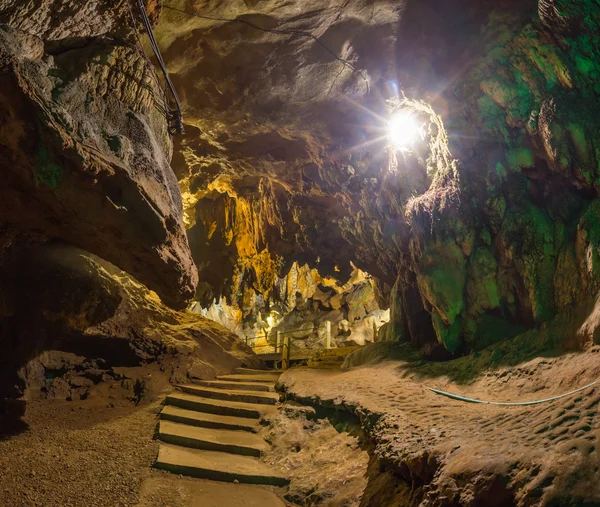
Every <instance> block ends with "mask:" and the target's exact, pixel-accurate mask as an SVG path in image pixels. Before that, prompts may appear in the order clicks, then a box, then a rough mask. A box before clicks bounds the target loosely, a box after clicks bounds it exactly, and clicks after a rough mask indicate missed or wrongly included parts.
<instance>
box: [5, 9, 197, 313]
mask: <svg viewBox="0 0 600 507" xmlns="http://www.w3.org/2000/svg"><path fill="white" fill-rule="evenodd" d="M69 3H70V2H59V1H56V2H39V1H36V2H25V3H23V2H2V3H1V4H0V21H2V22H4V23H7V24H6V25H2V27H1V28H0V80H1V83H2V86H1V87H0V88H1V91H0V109H1V114H2V117H3V118H4V122H3V125H2V131H1V132H0V160H1V162H2V165H3V167H4V171H3V185H2V188H1V190H0V228H1V230H2V231H3V232H2V234H9V235H11V236H13V237H14V236H19V235H21V236H23V235H28V234H30V235H37V236H39V237H40V239H41V237H44V238H47V239H61V240H63V241H66V242H68V243H70V244H73V245H76V246H79V247H81V248H84V249H86V250H88V251H90V252H93V253H95V254H97V255H99V256H100V257H102V258H104V259H107V260H109V261H111V262H113V263H115V264H117V265H119V266H120V267H121V268H122V269H124V270H126V271H127V272H129V273H131V274H132V275H134V276H136V277H137V278H138V279H139V280H141V281H142V282H144V283H145V284H146V285H148V286H149V287H152V288H154V289H155V290H156V291H157V292H158V293H159V294H160V295H161V297H162V298H163V300H164V301H165V302H166V303H168V304H171V305H174V306H179V307H181V306H182V305H185V303H186V301H187V300H188V299H189V298H190V297H191V296H192V294H193V292H194V289H195V285H196V282H197V272H196V268H195V266H194V263H193V261H192V259H191V256H190V251H189V247H188V243H187V238H186V235H185V231H184V229H183V225H182V216H181V196H180V192H179V188H178V184H177V180H176V178H175V175H174V174H173V171H172V169H171V168H170V165H169V158H170V154H171V150H172V147H171V140H170V137H169V135H168V133H167V125H166V118H165V115H164V113H163V112H162V109H163V108H164V103H163V102H164V100H163V98H162V96H161V92H160V89H159V88H158V86H157V81H156V76H155V74H154V71H153V69H152V68H151V67H150V66H149V64H148V63H147V62H146V61H145V60H144V58H142V57H141V56H140V55H139V54H138V52H137V51H136V50H135V48H133V47H131V46H130V45H129V44H126V43H124V42H123V40H122V38H121V39H119V38H118V37H120V36H121V37H122V33H124V31H126V30H127V25H124V21H125V19H126V18H125V17H124V14H125V10H124V9H125V7H124V3H123V2H121V4H120V6H117V7H115V10H114V12H110V14H107V12H106V7H107V6H106V5H105V3H103V2H95V3H94V2H92V3H85V4H81V5H78V6H74V7H70V6H69V5H68V4H69ZM11 231H12V232H11Z"/></svg>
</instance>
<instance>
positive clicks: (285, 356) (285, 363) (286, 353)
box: [281, 334, 290, 370]
mask: <svg viewBox="0 0 600 507" xmlns="http://www.w3.org/2000/svg"><path fill="white" fill-rule="evenodd" d="M289 367H290V335H289V334H286V335H285V336H284V337H283V350H282V351H281V369H282V370H287V369H288V368H289Z"/></svg>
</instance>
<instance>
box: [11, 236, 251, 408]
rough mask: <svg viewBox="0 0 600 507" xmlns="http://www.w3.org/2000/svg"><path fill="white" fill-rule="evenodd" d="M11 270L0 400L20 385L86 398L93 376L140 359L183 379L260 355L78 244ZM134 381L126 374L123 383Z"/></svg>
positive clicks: (119, 371)
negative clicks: (164, 300)
mask: <svg viewBox="0 0 600 507" xmlns="http://www.w3.org/2000/svg"><path fill="white" fill-rule="evenodd" d="M11 268H12V269H11V270H10V271H8V272H5V273H3V277H2V279H1V280H2V285H3V286H4V287H7V288H9V289H10V290H12V298H11V300H12V301H13V303H14V308H13V311H12V314H11V315H10V316H8V317H6V318H5V319H4V320H3V327H2V329H1V333H0V338H1V339H2V343H3V344H4V346H6V347H7V352H6V353H5V354H3V356H2V358H1V360H0V372H1V373H0V374H1V377H0V386H1V387H2V389H1V390H0V399H1V398H4V397H17V396H20V395H23V394H24V393H25V391H26V390H27V396H29V397H31V396H34V394H35V393H36V392H40V391H41V392H42V393H46V395H47V396H50V397H54V398H62V399H75V396H77V397H78V398H79V397H86V396H87V395H89V393H90V389H92V388H93V387H94V386H95V385H96V384H98V383H100V382H109V383H111V382H112V383H114V382H117V381H118V382H121V381H123V382H125V379H126V377H124V376H123V375H124V373H123V371H124V370H126V369H127V368H135V367H139V366H142V365H150V366H151V365H153V364H157V365H158V367H159V368H160V370H161V371H162V372H163V373H165V374H166V376H167V377H168V378H170V380H171V381H172V382H186V381H187V382H189V381H190V379H192V378H214V377H215V376H216V375H218V374H221V373H225V372H229V371H230V370H231V369H232V368H234V367H237V366H240V365H242V364H246V365H249V366H258V365H259V363H260V361H259V360H258V359H256V357H255V356H253V355H252V353H251V351H250V349H249V348H248V347H247V346H246V345H244V344H242V343H240V341H239V339H238V338H237V336H235V335H234V334H232V333H228V332H227V331H226V330H225V329H224V328H223V327H221V326H220V325H218V324H216V323H214V322H211V321H209V320H207V319H205V318H203V317H201V316H199V315H194V314H192V313H189V312H178V311H175V310H172V309H170V308H168V307H166V306H164V305H163V304H162V302H161V301H160V299H159V298H158V296H157V295H156V294H155V293H154V292H151V291H149V290H148V289H147V288H146V287H144V286H143V285H142V284H140V283H139V282H137V281H136V280H134V279H132V278H131V277H130V276H129V275H127V274H126V273H124V272H123V271H121V270H119V269H118V268H115V267H114V266H112V265H110V264H108V263H106V262H105V261H102V260H100V259H99V258H97V257H94V256H90V255H89V254H87V253H86V252H84V251H81V250H79V249H75V248H73V247H70V246H67V245H61V244H53V245H47V246H44V247H42V248H37V249H35V251H32V252H28V253H26V254H24V255H22V256H21V258H20V259H19V261H18V264H16V265H13V266H11ZM142 380H143V379H138V380H135V379H134V380H129V382H130V383H131V385H129V386H127V387H128V389H130V390H132V389H133V387H134V385H133V384H134V383H135V382H136V381H139V382H142ZM142 387H143V384H140V386H138V388H139V389H142ZM7 389H8V391H7ZM12 389H15V390H14V391H12Z"/></svg>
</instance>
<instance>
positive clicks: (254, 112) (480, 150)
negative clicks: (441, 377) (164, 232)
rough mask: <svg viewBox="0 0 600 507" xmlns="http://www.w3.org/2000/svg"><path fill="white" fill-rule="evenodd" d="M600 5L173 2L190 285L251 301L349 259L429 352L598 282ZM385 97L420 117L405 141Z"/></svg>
mask: <svg viewBox="0 0 600 507" xmlns="http://www.w3.org/2000/svg"><path fill="white" fill-rule="evenodd" d="M173 6H174V7H175V8H176V9H179V11H177V10H172V9H171V7H173ZM181 10H183V11H186V12H187V14H186V13H182V12H181ZM598 12H600V9H599V4H598V2H597V1H595V0H594V1H590V2H578V3H573V2H566V1H558V0H557V1H552V2H551V1H545V0H544V1H540V2H537V1H535V0H530V1H526V2H523V1H520V0H519V1H517V0H503V1H496V2H491V1H483V0H481V1H473V0H460V1H459V2H457V3H452V4H450V3H448V2H444V1H442V0H426V1H417V0H415V1H410V0H409V1H405V2H400V3H399V2H386V1H376V2H370V3H367V2H363V1H361V0H355V1H352V2H334V1H330V2H325V3H323V2H319V3H318V5H317V4H316V3H313V2H302V4H301V5H296V4H294V5H293V6H292V5H291V4H286V3H281V2H259V3H248V2H244V3H242V2H238V3H233V4H228V5H227V6H225V5H224V4H221V3H220V2H212V1H209V2H202V3H200V2H194V1H188V2H179V3H172V2H167V3H166V4H165V8H164V9H163V12H162V15H161V18H160V20H159V23H158V25H157V33H158V36H159V42H160V44H161V47H162V48H164V53H165V55H166V57H165V59H166V61H167V63H168V66H169V69H170V71H171V72H172V74H173V78H174V81H175V83H176V85H177V87H178V89H180V90H181V95H182V97H183V100H184V103H185V110H186V123H187V124H188V125H189V128H188V135H187V136H186V137H184V138H181V139H178V140H177V142H176V145H175V155H174V160H173V165H174V168H175V171H176V173H177V176H178V178H179V181H180V184H181V187H182V191H183V197H184V198H183V202H184V213H185V220H186V224H187V226H188V227H189V231H188V234H189V237H190V243H191V245H192V251H193V255H194V258H195V260H196V263H197V264H198V266H199V269H200V271H201V276H202V279H203V283H201V284H200V289H199V291H198V294H197V298H198V299H199V300H200V301H201V302H202V304H203V305H205V304H207V303H209V302H210V301H212V300H213V298H218V297H220V296H221V295H225V296H228V298H229V300H230V302H231V303H233V304H234V305H237V306H238V307H241V306H243V305H242V304H241V299H243V298H244V297H245V294H246V293H247V292H248V291H250V289H251V290H252V291H255V292H257V293H261V294H263V295H264V294H267V293H268V292H269V291H270V290H271V287H272V286H273V284H274V283H275V281H276V278H277V275H278V274H279V276H281V273H282V272H283V273H285V272H287V267H288V266H289V263H291V262H292V261H294V260H298V261H300V262H301V263H304V262H308V263H309V264H310V265H311V266H313V267H316V268H317V269H319V272H320V273H322V274H323V275H335V274H336V271H335V269H336V268H338V269H340V270H341V274H340V275H339V276H341V277H342V279H343V278H344V277H345V276H346V274H347V270H349V269H350V267H349V266H350V265H349V261H352V262H354V263H355V264H356V265H357V266H358V267H360V268H361V269H363V270H365V271H367V272H369V273H370V274H371V275H373V276H374V277H375V278H377V279H378V281H379V285H380V296H381V300H380V305H381V306H384V307H385V306H387V304H390V305H391V307H392V308H391V312H392V322H391V323H390V326H389V327H388V329H387V331H386V337H387V338H389V339H394V340H397V339H402V340H407V341H411V342H412V343H413V344H414V345H416V346H418V347H421V348H424V350H425V351H427V352H428V353H430V354H435V353H436V350H438V349H439V347H438V346H437V344H441V345H442V346H443V348H445V349H446V350H448V351H450V352H461V351H468V350H472V349H476V348H481V347H484V346H486V345H487V344H489V343H491V342H493V341H497V340H498V339H500V338H504V337H508V336H513V335H515V334H517V333H518V332H520V331H521V330H522V329H523V328H531V327H534V326H538V325H540V324H541V323H543V322H546V321H548V320H549V319H551V318H552V317H553V316H554V315H556V314H557V313H559V312H561V311H563V310H566V309H567V308H569V307H570V306H572V305H573V304H574V303H576V302H579V301H582V300H585V299H587V298H591V297H594V296H595V294H596V292H597V290H598V288H599V285H598V274H597V273H596V271H597V270H596V264H597V262H596V260H595V256H596V254H595V253H594V252H595V245H596V244H597V238H596V237H595V235H596V232H595V225H594V224H595V222H596V212H597V207H598V203H597V192H598V189H597V183H596V179H597V175H596V173H597V158H598V156H597V153H596V152H597V151H598V146H597V142H596V141H595V139H596V138H597V137H598V135H597V134H598V123H597V120H596V118H597V116H598V115H597V114H596V113H595V112H596V110H597V103H598V93H600V84H599V83H600V81H599V79H600V78H599V74H598V71H597V67H598V66H599V64H598V59H599V56H598V54H599V53H598V44H597V39H596V38H595V37H594V35H593V34H594V33H595V31H596V30H597V27H598V22H599V19H598ZM189 13H192V14H193V13H196V14H200V15H203V16H208V17H217V18H232V19H234V20H236V21H234V22H227V21H223V20H220V21H215V20H209V19H201V18H198V17H193V16H191V15H190V14H189ZM245 21H248V22H250V23H253V24H255V25H258V26H259V27H262V28H276V29H278V30H304V31H310V32H311V33H313V34H314V35H315V37H317V38H318V40H319V42H322V43H323V44H325V45H326V46H327V47H328V48H330V49H332V51H333V52H334V53H335V54H336V55H339V56H342V57H344V58H346V59H348V60H349V61H350V62H351V63H352V64H353V65H354V66H355V67H356V68H358V69H359V70H360V71H362V74H361V73H359V72H352V70H351V69H349V68H348V67H347V66H344V65H343V64H342V63H340V62H339V61H337V60H335V59H334V58H333V57H332V56H331V54H330V53H328V52H327V50H325V49H324V48H323V47H322V46H321V45H320V44H319V43H318V42H316V41H315V40H314V39H310V38H307V37H303V36H300V35H297V34H296V35H294V34H281V33H278V34H273V33H265V32H263V31H261V30H258V29H256V28H253V27H252V26H249V25H247V24H244V22H245ZM365 81H368V82H369V87H367V86H366V82H365ZM367 88H368V89H367ZM399 89H400V90H401V91H402V92H403V93H404V94H405V96H403V95H402V94H401V93H399V91H398V90H399ZM388 98H396V99H399V100H396V102H395V103H393V104H392V105H391V106H390V105H388V104H386V103H385V100H384V99H388ZM390 107H391V108H392V109H395V110H397V109H401V110H408V111H411V112H412V113H413V114H414V115H415V116H416V117H417V118H419V121H422V122H423V124H424V125H425V129H424V131H425V132H424V133H425V135H424V139H423V142H422V143H419V145H418V146H416V147H415V149H414V150H413V151H412V152H394V151H393V150H389V149H388V147H386V144H387V143H386V140H385V123H386V118H387V116H388V113H389V110H390ZM382 137H383V139H382ZM438 352H439V351H438Z"/></svg>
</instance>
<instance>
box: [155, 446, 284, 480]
mask: <svg viewBox="0 0 600 507" xmlns="http://www.w3.org/2000/svg"><path fill="white" fill-rule="evenodd" d="M154 466H155V467H156V468H160V469H162V470H168V471H169V472H172V473H175V474H181V475H188V476H191V477H199V478H201V479H211V480H213V481H224V482H233V481H235V480H237V481H238V482H241V483H246V484H269V485H272V486H285V485H287V484H289V480H288V479H287V478H286V477H285V476H284V475H282V474H281V473H280V472H278V471H276V470H274V469H272V468H271V467H270V466H268V465H266V464H265V463H263V462H262V461H260V460H259V459H257V458H252V457H250V456H238V455H236V454H228V453H226V452H216V451H202V450H200V449H188V448H186V447H179V446H177V445H171V444H161V445H160V448H159V451H158V458H157V459H156V463H155V464H154Z"/></svg>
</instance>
